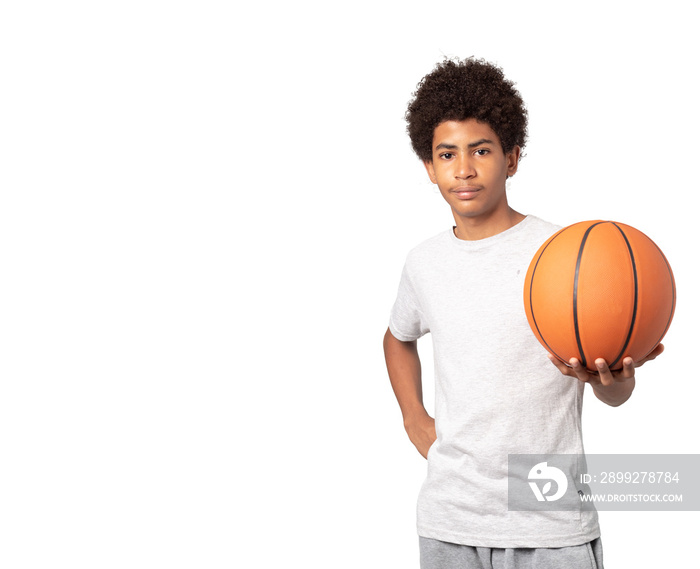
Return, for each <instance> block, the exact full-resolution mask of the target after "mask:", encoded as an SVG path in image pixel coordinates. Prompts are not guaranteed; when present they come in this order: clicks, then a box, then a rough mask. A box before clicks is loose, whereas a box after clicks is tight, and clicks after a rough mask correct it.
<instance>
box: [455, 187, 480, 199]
mask: <svg viewBox="0 0 700 569" xmlns="http://www.w3.org/2000/svg"><path fill="white" fill-rule="evenodd" d="M480 191H481V188H476V187H473V186H461V187H459V188H454V189H452V190H450V193H452V194H454V195H455V196H457V197H458V198H459V199H460V200H471V199H474V198H475V197H476V196H477V194H478V193H479V192H480Z"/></svg>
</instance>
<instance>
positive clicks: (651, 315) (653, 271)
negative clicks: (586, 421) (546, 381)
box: [523, 221, 676, 370]
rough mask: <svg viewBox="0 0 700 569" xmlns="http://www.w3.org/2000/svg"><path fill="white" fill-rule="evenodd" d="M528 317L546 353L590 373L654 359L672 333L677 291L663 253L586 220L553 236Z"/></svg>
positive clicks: (534, 275) (536, 266)
mask: <svg viewBox="0 0 700 569" xmlns="http://www.w3.org/2000/svg"><path fill="white" fill-rule="evenodd" d="M523 296H524V301H525V313H526V314H527V319H528V322H529V323H530V327H531V328H532V331H533V332H534V333H535V336H536V337H537V339H538V340H539V341H540V343H541V344H542V345H543V346H544V347H545V349H546V350H547V351H548V352H549V353H551V354H553V355H554V356H555V357H557V358H559V359H560V360H561V361H562V362H564V363H566V364H567V365H568V363H569V360H570V359H571V358H572V357H575V358H577V359H578V360H579V361H580V362H581V364H582V365H584V366H586V367H587V368H588V369H589V370H595V360H596V359H597V358H604V359H605V361H606V362H608V365H609V366H610V369H612V370H616V369H620V368H622V360H623V358H625V357H627V356H630V357H631V358H632V359H633V360H634V361H635V362H638V361H640V360H642V359H644V357H646V356H647V355H648V354H649V352H651V351H652V350H653V349H654V348H655V347H656V346H657V345H658V344H659V342H661V339H662V338H663V337H664V335H665V334H666V331H667V330H668V327H669V326H670V325H671V320H672V319H673V312H674V310H675V307H676V285H675V281H674V279H673V272H672V271H671V266H670V265H669V264H668V261H667V260H666V257H665V256H664V254H663V253H662V252H661V249H659V248H658V247H657V245H656V244H655V243H654V242H653V241H652V240H651V239H649V238H648V237H647V236H646V235H644V233H642V232H641V231H639V230H637V229H635V228H634V227H630V226H629V225H625V224H623V223H617V222H614V221H582V222H580V223H575V224H573V225H570V226H568V227H565V228H564V229H562V230H561V231H559V232H558V233H556V234H554V235H553V236H552V237H550V238H549V239H548V240H547V241H546V242H545V243H544V244H543V245H542V246H541V247H540V249H539V250H538V251H537V253H536V254H535V256H534V257H533V259H532V262H531V263H530V267H529V269H528V271H527V275H526V277H525V288H524V295H523Z"/></svg>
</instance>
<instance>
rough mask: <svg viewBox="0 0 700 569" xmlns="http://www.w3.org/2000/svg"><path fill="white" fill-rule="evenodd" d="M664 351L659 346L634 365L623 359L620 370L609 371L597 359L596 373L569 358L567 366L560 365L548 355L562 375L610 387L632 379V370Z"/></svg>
mask: <svg viewBox="0 0 700 569" xmlns="http://www.w3.org/2000/svg"><path fill="white" fill-rule="evenodd" d="M663 351H664V345H663V344H659V345H658V346H656V348H654V349H653V350H652V352H651V353H650V354H649V355H648V356H646V357H645V358H644V359H643V360H641V361H639V362H637V363H636V364H635V362H634V360H633V359H632V358H630V357H626V358H624V360H623V361H622V369H620V370H616V371H611V370H610V368H609V367H608V363H607V362H606V361H605V360H604V359H602V358H597V359H596V360H595V364H596V368H597V369H598V371H597V372H591V371H589V370H588V369H586V368H585V367H583V366H582V365H581V362H579V361H578V360H577V359H576V358H571V360H570V361H569V366H571V367H569V366H567V365H565V364H564V363H562V362H561V361H560V360H559V359H557V358H556V357H554V356H552V355H551V354H550V355H549V359H550V361H551V362H552V363H553V364H554V365H555V366H556V367H557V369H558V370H559V371H560V372H562V373H563V374H564V375H568V376H569V377H575V378H577V379H579V380H580V381H584V382H586V383H590V384H591V385H602V386H605V387H610V386H612V385H613V384H614V383H622V382H625V381H628V380H630V379H633V378H634V370H635V368H638V367H640V366H642V365H644V364H645V363H646V362H648V361H651V360H653V359H655V358H656V356H658V355H659V354H661V353H662V352H663Z"/></svg>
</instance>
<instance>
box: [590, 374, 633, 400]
mask: <svg viewBox="0 0 700 569" xmlns="http://www.w3.org/2000/svg"><path fill="white" fill-rule="evenodd" d="M634 386H635V379H634V377H632V378H630V379H628V380H626V381H617V382H615V383H613V384H612V385H610V386H607V387H606V386H605V385H602V384H600V385H599V384H595V383H591V387H592V388H593V393H595V396H596V397H597V398H598V399H600V400H601V401H602V402H603V403H607V404H608V405H610V406H611V407H618V406H619V405H622V404H623V403H624V402H625V401H627V400H628V399H629V398H630V396H631V395H632V391H634Z"/></svg>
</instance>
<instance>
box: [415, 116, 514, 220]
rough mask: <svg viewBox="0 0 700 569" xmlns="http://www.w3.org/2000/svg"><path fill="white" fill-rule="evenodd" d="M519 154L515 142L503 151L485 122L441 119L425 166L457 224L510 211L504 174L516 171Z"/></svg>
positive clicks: (492, 217) (497, 216)
mask: <svg viewBox="0 0 700 569" xmlns="http://www.w3.org/2000/svg"><path fill="white" fill-rule="evenodd" d="M519 156H520V148H519V147H518V146H516V147H515V148H514V149H513V150H512V151H511V152H509V153H508V154H504V153H503V148H502V147H501V141H500V139H499V138H498V135H497V134H496V133H495V132H494V131H493V130H492V129H491V127H490V126H488V125H487V124H485V123H482V122H479V121H477V120H476V119H467V120H465V121H445V122H443V123H440V124H439V125H438V126H437V127H436V128H435V131H434V133H433V160H432V162H425V168H426V170H427V171H428V176H430V180H431V181H432V182H433V183H434V184H437V186H438V188H439V189H440V193H441V194H442V197H444V198H445V200H446V201H447V203H448V204H450V207H451V208H452V213H453V214H454V217H455V221H456V222H457V225H458V226H459V225H461V222H465V223H474V222H482V221H483V222H487V221H489V220H493V221H494V222H496V221H497V220H498V219H499V218H500V217H501V216H505V215H508V212H509V211H510V210H509V206H508V201H507V199H506V178H507V177H508V176H512V175H513V174H515V172H516V171H517V169H518V157H519Z"/></svg>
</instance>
